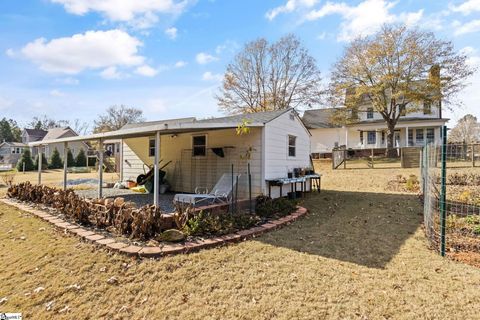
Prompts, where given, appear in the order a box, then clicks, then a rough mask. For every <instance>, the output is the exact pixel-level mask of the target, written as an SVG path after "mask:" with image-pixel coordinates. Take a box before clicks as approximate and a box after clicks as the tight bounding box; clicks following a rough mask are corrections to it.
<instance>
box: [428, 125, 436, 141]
mask: <svg viewBox="0 0 480 320" xmlns="http://www.w3.org/2000/svg"><path fill="white" fill-rule="evenodd" d="M432 142H435V129H433V128H428V129H427V143H432Z"/></svg>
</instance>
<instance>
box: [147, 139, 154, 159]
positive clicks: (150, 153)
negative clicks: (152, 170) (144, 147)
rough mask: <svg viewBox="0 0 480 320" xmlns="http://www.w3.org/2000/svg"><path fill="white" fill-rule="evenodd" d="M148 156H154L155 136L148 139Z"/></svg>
mask: <svg viewBox="0 0 480 320" xmlns="http://www.w3.org/2000/svg"><path fill="white" fill-rule="evenodd" d="M148 156H150V157H155V138H150V140H148Z"/></svg>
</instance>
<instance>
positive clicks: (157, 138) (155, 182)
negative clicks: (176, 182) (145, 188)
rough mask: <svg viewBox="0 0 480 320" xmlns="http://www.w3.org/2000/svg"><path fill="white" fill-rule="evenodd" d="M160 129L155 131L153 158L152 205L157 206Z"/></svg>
mask: <svg viewBox="0 0 480 320" xmlns="http://www.w3.org/2000/svg"><path fill="white" fill-rule="evenodd" d="M159 158H160V131H157V132H156V133H155V158H154V160H153V205H154V206H155V207H158V197H159V194H160V190H159V189H160V188H159V182H160V181H159V180H160V175H159V172H158V170H159V167H158V161H159V160H160V159H159Z"/></svg>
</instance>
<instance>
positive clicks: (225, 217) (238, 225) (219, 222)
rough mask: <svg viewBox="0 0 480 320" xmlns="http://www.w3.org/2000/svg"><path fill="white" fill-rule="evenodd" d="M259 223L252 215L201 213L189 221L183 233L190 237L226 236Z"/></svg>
mask: <svg viewBox="0 0 480 320" xmlns="http://www.w3.org/2000/svg"><path fill="white" fill-rule="evenodd" d="M258 222H259V219H258V217H257V216H255V215H251V214H245V213H239V214H213V213H210V212H205V211H201V212H199V213H197V214H196V215H195V216H193V217H192V218H190V219H189V220H188V221H187V223H186V224H185V226H184V228H183V230H182V231H183V232H184V233H185V234H186V235H189V236H205V235H224V234H228V233H232V232H235V231H238V230H243V229H248V228H251V227H253V226H254V225H256V224H257V223H258Z"/></svg>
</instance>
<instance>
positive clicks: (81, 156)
mask: <svg viewBox="0 0 480 320" xmlns="http://www.w3.org/2000/svg"><path fill="white" fill-rule="evenodd" d="M86 165H87V156H86V155H85V150H83V148H81V149H80V151H79V152H78V154H77V157H76V158H75V166H77V167H85V166H86Z"/></svg>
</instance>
